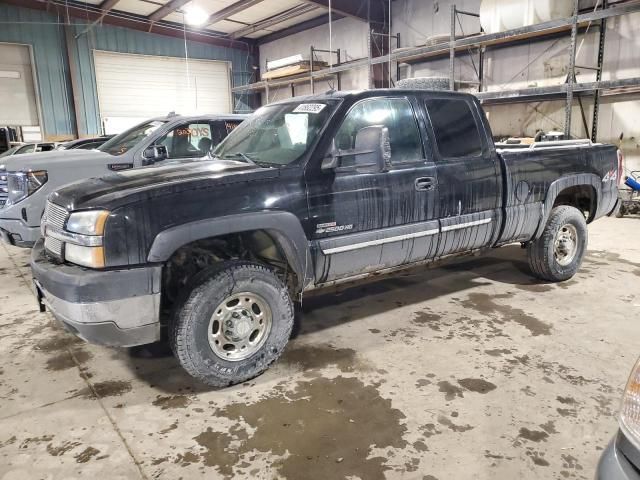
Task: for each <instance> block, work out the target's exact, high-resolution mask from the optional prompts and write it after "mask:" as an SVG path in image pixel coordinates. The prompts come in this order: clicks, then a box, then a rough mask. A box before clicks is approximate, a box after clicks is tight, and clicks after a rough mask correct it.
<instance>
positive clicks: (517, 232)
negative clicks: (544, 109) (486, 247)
mask: <svg viewBox="0 0 640 480" xmlns="http://www.w3.org/2000/svg"><path fill="white" fill-rule="evenodd" d="M499 155H500V157H501V161H502V165H503V169H504V193H503V196H504V199H503V201H504V205H505V225H504V229H503V232H502V234H501V235H500V239H499V240H498V245H503V244H506V243H511V242H523V241H528V240H531V239H533V238H534V237H535V236H536V234H537V233H539V231H540V230H541V229H540V227H541V226H543V225H544V224H545V223H546V221H547V218H548V216H549V213H550V211H551V209H552V207H553V203H554V201H555V199H556V197H557V196H558V194H559V193H561V191H562V190H564V189H565V188H568V187H571V186H576V185H588V186H592V187H593V189H594V190H595V191H596V195H597V210H596V212H595V215H593V217H592V219H591V220H595V219H596V218H599V217H601V216H603V215H606V214H608V213H609V212H611V210H612V209H613V207H614V205H615V202H616V198H617V195H618V193H617V147H616V146H614V145H593V146H588V147H587V146H584V147H570V148H568V147H559V148H550V149H537V150H531V149H524V150H520V151H518V150H511V151H501V152H499Z"/></svg>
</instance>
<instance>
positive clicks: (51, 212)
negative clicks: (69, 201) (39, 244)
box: [40, 201, 69, 258]
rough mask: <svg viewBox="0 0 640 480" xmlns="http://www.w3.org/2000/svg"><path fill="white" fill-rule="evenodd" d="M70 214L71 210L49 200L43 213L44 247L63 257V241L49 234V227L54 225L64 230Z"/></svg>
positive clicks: (41, 228) (51, 252) (49, 251)
mask: <svg viewBox="0 0 640 480" xmlns="http://www.w3.org/2000/svg"><path fill="white" fill-rule="evenodd" d="M68 216H69V212H67V210H66V209H65V208H63V207H61V206H59V205H56V204H55V203H51V202H49V201H47V205H46V206H45V208H44V213H43V214H42V221H41V224H40V225H41V226H40V230H41V232H42V234H43V236H44V248H45V250H46V251H47V252H48V253H50V254H52V255H55V256H56V257H59V258H62V246H63V243H62V242H61V241H60V240H58V239H56V238H53V237H50V236H48V235H47V229H48V228H49V227H53V228H55V229H59V230H62V229H63V228H64V224H65V222H66V221H67V217H68Z"/></svg>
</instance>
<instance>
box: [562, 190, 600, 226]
mask: <svg viewBox="0 0 640 480" xmlns="http://www.w3.org/2000/svg"><path fill="white" fill-rule="evenodd" d="M597 204H598V196H597V193H596V190H595V189H594V188H593V187H592V186H591V185H576V186H574V187H569V188H565V189H564V190H562V191H561V192H560V193H559V194H558V196H557V197H556V199H555V201H554V202H553V207H558V206H560V205H568V206H570V207H575V208H577V209H578V210H580V211H581V212H582V213H584V215H585V217H586V219H587V221H588V222H590V221H591V220H593V217H594V216H595V214H596V209H597V206H598V205H597Z"/></svg>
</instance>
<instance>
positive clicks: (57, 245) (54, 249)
mask: <svg viewBox="0 0 640 480" xmlns="http://www.w3.org/2000/svg"><path fill="white" fill-rule="evenodd" d="M44 248H45V249H46V250H47V252H49V253H52V254H53V255H56V256H57V257H62V242H61V241H60V240H58V239H57V238H53V237H45V238H44Z"/></svg>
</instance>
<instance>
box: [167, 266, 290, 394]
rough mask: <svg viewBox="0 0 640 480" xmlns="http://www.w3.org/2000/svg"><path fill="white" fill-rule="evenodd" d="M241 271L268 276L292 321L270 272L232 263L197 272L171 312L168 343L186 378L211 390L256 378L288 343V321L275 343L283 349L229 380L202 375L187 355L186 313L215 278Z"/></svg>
mask: <svg viewBox="0 0 640 480" xmlns="http://www.w3.org/2000/svg"><path fill="white" fill-rule="evenodd" d="M243 270H244V271H253V272H255V271H259V272H262V273H264V274H267V275H269V276H270V277H271V278H272V280H273V282H274V284H275V285H274V286H276V287H277V289H278V290H279V293H280V295H281V297H282V300H284V303H285V305H287V306H288V308H289V309H290V310H289V312H287V314H288V315H289V316H290V317H291V318H293V302H292V301H291V298H290V296H289V292H288V290H287V288H286V287H285V286H284V285H283V284H282V282H281V281H280V279H278V277H277V276H276V275H275V274H274V272H273V270H272V269H270V268H268V267H267V266H265V265H261V264H258V263H252V262H246V261H239V260H232V261H226V262H221V263H220V264H218V265H216V266H214V267H211V268H209V269H206V270H204V271H202V272H200V273H199V274H198V275H196V276H194V278H193V279H192V280H191V281H190V282H189V284H188V285H187V286H186V287H185V289H184V291H183V293H182V300H181V301H179V302H178V304H177V308H176V309H175V311H174V315H173V316H172V319H171V321H170V322H169V344H170V346H171V350H172V351H173V353H174V355H175V356H176V357H177V359H178V361H179V362H180V364H181V366H182V367H183V368H184V369H185V370H186V371H187V373H189V375H191V376H192V377H194V378H196V379H198V380H200V381H201V382H203V383H205V384H207V385H211V386H214V387H228V386H230V385H233V384H236V383H241V382H245V381H247V380H251V379H252V378H255V377H257V376H258V375H260V374H261V373H263V372H264V371H265V370H266V369H267V368H269V366H270V365H271V364H272V363H273V362H275V361H276V360H277V359H278V358H279V357H280V355H282V352H283V351H284V345H286V343H287V341H288V340H289V337H290V335H291V329H292V328H293V322H291V323H290V324H289V325H288V327H287V328H286V330H285V332H284V334H281V335H280V337H281V338H280V339H279V342H278V343H280V344H282V348H280V349H279V350H278V351H277V352H275V353H273V352H272V355H270V356H269V357H268V358H266V359H265V361H264V362H262V363H258V364H256V367H257V368H254V369H253V371H252V372H251V373H249V374H247V375H244V376H242V377H238V378H233V379H230V378H222V377H216V376H215V375H214V374H212V373H209V374H205V373H203V372H202V370H201V368H199V365H198V364H197V362H196V361H195V359H194V358H193V357H192V356H191V355H190V349H189V348H188V346H187V345H186V338H188V334H189V333H190V332H189V330H191V329H193V328H194V325H193V322H189V321H187V320H188V319H187V318H185V317H187V316H188V315H187V314H186V313H185V312H191V311H192V310H193V309H194V308H195V307H196V305H197V304H198V303H199V302H201V301H202V297H203V295H204V294H205V293H206V292H207V291H208V289H209V288H210V283H211V282H215V281H216V279H218V278H220V277H221V276H223V275H229V276H231V277H232V278H233V277H234V274H237V273H238V272H242V271H243Z"/></svg>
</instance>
